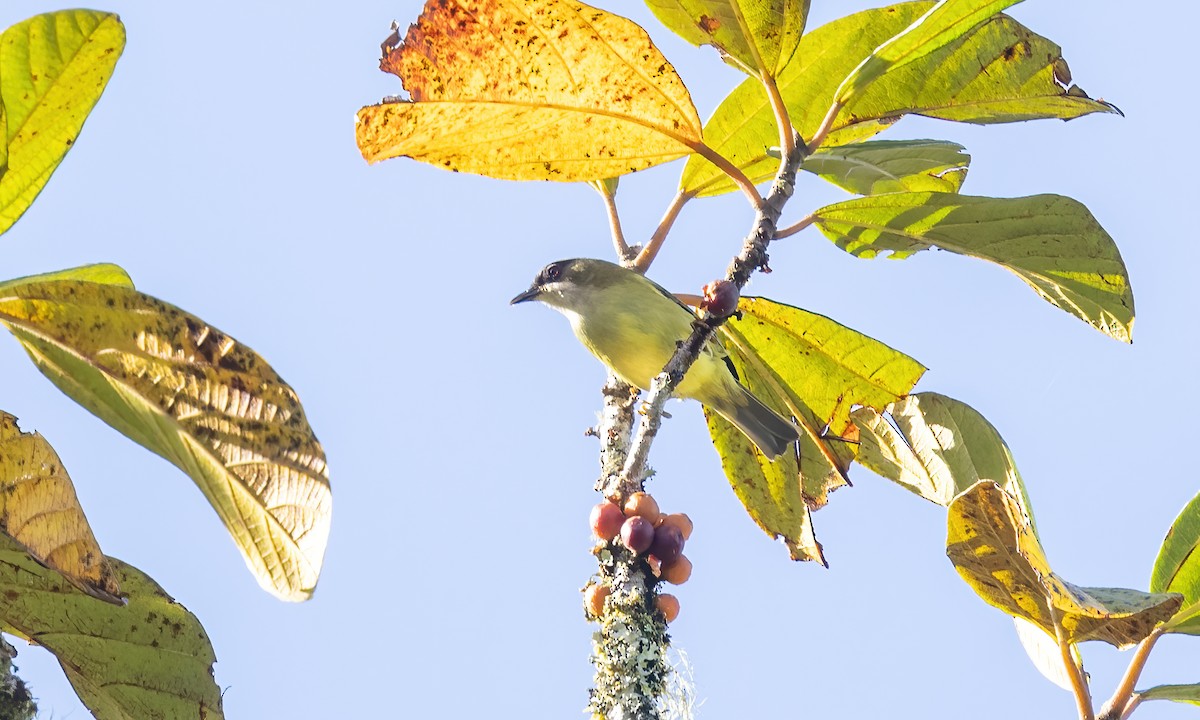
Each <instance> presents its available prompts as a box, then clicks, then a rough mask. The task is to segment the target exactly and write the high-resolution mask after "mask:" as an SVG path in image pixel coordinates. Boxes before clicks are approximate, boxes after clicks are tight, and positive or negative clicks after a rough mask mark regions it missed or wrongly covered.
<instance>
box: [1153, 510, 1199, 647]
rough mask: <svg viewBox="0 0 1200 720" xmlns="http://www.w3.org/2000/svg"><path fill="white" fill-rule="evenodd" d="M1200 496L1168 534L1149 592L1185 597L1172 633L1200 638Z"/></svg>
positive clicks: (1159, 554) (1172, 624)
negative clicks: (1183, 605)
mask: <svg viewBox="0 0 1200 720" xmlns="http://www.w3.org/2000/svg"><path fill="white" fill-rule="evenodd" d="M1198 550H1200V495H1197V496H1196V497H1194V498H1192V500H1191V502H1189V503H1188V504H1187V505H1185V506H1184V508H1183V510H1182V511H1181V512H1180V513H1179V517H1177V518H1175V522H1174V523H1172V524H1171V529H1170V530H1168V531H1167V537H1166V538H1165V539H1164V540H1163V543H1162V547H1161V548H1159V550H1158V558H1157V559H1156V560H1155V561H1154V570H1153V572H1152V573H1151V575H1150V589H1151V590H1153V591H1154V592H1177V593H1182V594H1183V597H1184V600H1185V601H1186V602H1187V606H1186V607H1185V608H1184V609H1183V610H1182V611H1181V612H1180V613H1179V615H1177V616H1176V617H1174V618H1172V620H1171V622H1170V624H1169V626H1168V629H1169V630H1170V631H1171V632H1178V633H1187V634H1189V635H1200V552H1198Z"/></svg>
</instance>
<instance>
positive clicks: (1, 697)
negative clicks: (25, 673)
mask: <svg viewBox="0 0 1200 720" xmlns="http://www.w3.org/2000/svg"><path fill="white" fill-rule="evenodd" d="M16 656H17V649H16V648H14V647H13V646H12V645H9V644H8V642H7V641H6V640H4V638H0V720H33V718H34V717H35V716H37V703H35V702H34V701H33V696H32V695H30V694H29V688H28V687H27V686H26V685H25V682H24V681H23V680H21V678H19V677H17V676H16V675H15V674H14V673H13V663H12V659H13V658H14V657H16Z"/></svg>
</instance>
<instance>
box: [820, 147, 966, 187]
mask: <svg viewBox="0 0 1200 720" xmlns="http://www.w3.org/2000/svg"><path fill="white" fill-rule="evenodd" d="M963 149H964V148H963V146H962V145H959V144H958V143H952V142H947V141H945V140H874V141H870V142H861V143H851V144H849V145H838V146H836V147H831V148H821V149H820V150H818V151H817V152H816V153H814V154H813V155H812V156H810V157H809V158H807V159H806V160H805V161H804V166H803V169H804V170H807V171H808V172H810V173H812V174H814V175H818V176H820V177H821V178H822V179H824V180H828V181H829V182H831V183H833V184H834V185H837V186H838V187H840V188H842V189H843V190H848V191H850V192H852V193H856V194H858V195H882V194H884V193H894V192H921V191H929V192H948V193H956V192H958V190H959V188H961V187H962V183H963V180H965V179H966V177H967V166H968V165H969V164H970V163H971V156H970V155H968V154H967V153H965V152H963Z"/></svg>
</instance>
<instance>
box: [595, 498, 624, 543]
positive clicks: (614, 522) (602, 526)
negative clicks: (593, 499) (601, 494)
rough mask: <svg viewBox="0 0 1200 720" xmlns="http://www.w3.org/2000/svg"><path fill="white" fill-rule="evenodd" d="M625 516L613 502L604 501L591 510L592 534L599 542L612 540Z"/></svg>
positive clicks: (619, 529)
mask: <svg viewBox="0 0 1200 720" xmlns="http://www.w3.org/2000/svg"><path fill="white" fill-rule="evenodd" d="M623 522H625V516H624V515H623V514H622V513H621V508H620V507H618V506H617V504H616V503H614V502H609V501H608V500H605V501H604V502H601V503H598V504H597V505H596V507H594V508H592V516H591V523H592V534H593V535H595V536H596V537H598V538H600V539H601V540H612V539H613V538H615V537H616V536H617V533H618V532H620V531H621V523H623Z"/></svg>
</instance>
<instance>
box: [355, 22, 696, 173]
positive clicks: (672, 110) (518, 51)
mask: <svg viewBox="0 0 1200 720" xmlns="http://www.w3.org/2000/svg"><path fill="white" fill-rule="evenodd" d="M380 67H381V69H383V70H384V71H385V72H390V73H394V74H395V75H397V76H399V77H400V79H401V81H402V82H403V83H404V87H405V89H406V90H407V91H408V93H409V95H410V96H411V100H409V101H404V100H397V101H390V102H384V103H382V104H379V105H372V106H369V107H365V108H362V109H361V110H360V111H359V113H358V123H357V127H356V137H357V140H358V147H359V150H361V151H362V155H363V157H364V158H365V159H366V160H367V161H368V162H372V163H374V162H378V161H380V160H386V159H388V158H393V157H401V156H404V157H411V158H414V159H416V160H420V161H422V162H427V163H430V164H433V165H437V166H439V167H443V168H446V169H449V170H454V171H462V172H471V173H477V174H480V175H487V176H489V177H494V178H501V179H507V180H559V181H590V180H603V179H607V178H612V177H617V176H619V175H623V174H626V173H630V172H634V171H636V170H642V169H645V168H648V167H651V166H653V165H657V164H659V163H663V162H667V161H669V160H673V159H675V158H678V157H681V156H683V155H686V154H688V153H689V152H691V150H692V149H693V148H694V147H696V146H698V145H699V142H700V118H699V116H698V115H697V114H696V109H695V107H694V106H693V104H692V99H691V95H690V94H689V93H688V91H687V88H686V87H684V85H683V81H682V80H681V79H680V78H679V76H678V75H677V74H676V72H675V69H674V68H673V67H672V66H671V64H670V63H669V62H667V60H666V58H665V57H663V55H662V54H661V53H660V52H659V51H658V49H657V48H655V47H654V44H653V43H652V42H651V41H650V37H649V36H648V35H647V34H646V32H645V31H644V30H642V28H640V27H638V25H637V24H635V23H633V22H631V21H629V20H626V19H625V18H622V17H619V16H617V15H613V14H611V13H608V12H605V11H603V10H599V9H597V8H593V7H591V6H588V5H585V4H583V3H581V2H575V0H525V1H518V0H429V2H427V3H426V5H425V11H424V13H423V14H422V15H421V17H420V18H419V19H418V20H417V23H416V24H415V25H413V26H412V27H411V28H409V30H408V34H407V35H406V36H405V38H404V41H403V42H402V43H400V44H399V45H398V46H396V47H394V48H391V47H387V46H386V45H385V49H384V57H383V60H382V62H381V64H380Z"/></svg>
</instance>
